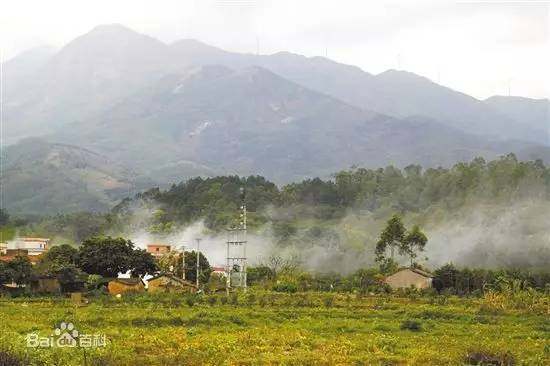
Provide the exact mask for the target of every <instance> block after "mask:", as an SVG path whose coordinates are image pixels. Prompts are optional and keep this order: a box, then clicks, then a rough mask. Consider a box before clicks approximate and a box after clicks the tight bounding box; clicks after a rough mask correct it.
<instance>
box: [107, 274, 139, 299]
mask: <svg viewBox="0 0 550 366" xmlns="http://www.w3.org/2000/svg"><path fill="white" fill-rule="evenodd" d="M107 290H108V291H109V293H110V294H111V295H119V294H124V293H129V292H130V293H131V292H143V291H145V284H144V283H143V280H142V279H141V278H115V279H112V280H111V281H109V283H108V285H107Z"/></svg>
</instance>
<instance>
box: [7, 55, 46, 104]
mask: <svg viewBox="0 0 550 366" xmlns="http://www.w3.org/2000/svg"><path fill="white" fill-rule="evenodd" d="M55 52H56V49H55V48H54V47H49V46H42V47H35V48H32V49H30V50H27V51H24V52H22V53H20V54H18V55H17V56H16V57H14V58H12V59H10V60H8V61H6V62H5V63H4V65H3V77H4V79H3V88H4V93H5V94H6V95H10V94H11V93H12V91H15V90H17V88H21V87H22V86H21V83H22V82H25V81H27V78H28V77H29V76H33V74H34V73H35V72H36V71H37V70H38V69H40V68H41V67H42V66H44V65H45V64H46V63H47V62H48V61H49V59H50V58H51V57H52V56H53V55H54V54H55Z"/></svg>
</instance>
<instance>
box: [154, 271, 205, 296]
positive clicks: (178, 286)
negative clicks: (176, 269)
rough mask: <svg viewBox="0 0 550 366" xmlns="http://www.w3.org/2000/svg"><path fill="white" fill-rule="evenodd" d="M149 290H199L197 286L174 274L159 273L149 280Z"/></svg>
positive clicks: (193, 291) (190, 291)
mask: <svg viewBox="0 0 550 366" xmlns="http://www.w3.org/2000/svg"><path fill="white" fill-rule="evenodd" d="M147 284H148V287H147V291H148V292H188V293H195V292H197V286H195V285H194V284H192V283H191V282H188V281H185V280H183V279H181V278H179V277H176V276H174V275H172V274H159V275H157V276H155V277H153V278H151V279H149V281H148V282H147Z"/></svg>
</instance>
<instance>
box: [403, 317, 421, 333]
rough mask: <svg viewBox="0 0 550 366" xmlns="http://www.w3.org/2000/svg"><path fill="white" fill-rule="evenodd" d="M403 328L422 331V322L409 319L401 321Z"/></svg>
mask: <svg viewBox="0 0 550 366" xmlns="http://www.w3.org/2000/svg"><path fill="white" fill-rule="evenodd" d="M401 329H402V330H410V331H411V332H420V331H421V330H422V323H420V322H419V321H416V320H410V319H407V320H405V321H404V322H402V323H401Z"/></svg>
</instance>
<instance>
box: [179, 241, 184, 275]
mask: <svg viewBox="0 0 550 366" xmlns="http://www.w3.org/2000/svg"><path fill="white" fill-rule="evenodd" d="M180 249H181V279H182V280H184V281H185V245H182V246H180Z"/></svg>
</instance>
